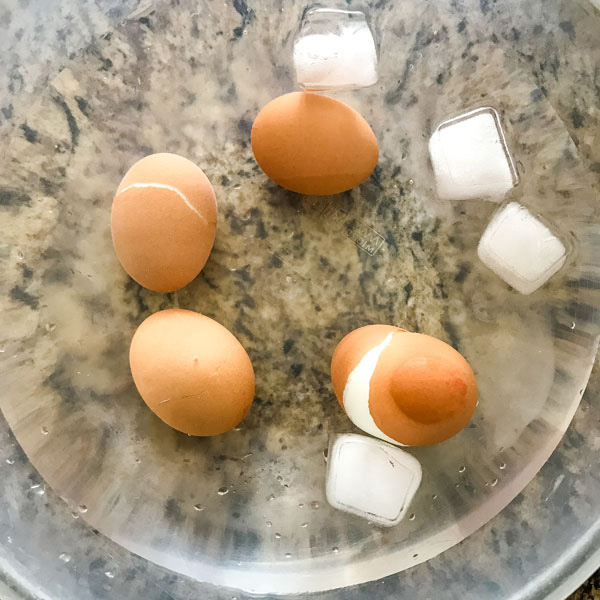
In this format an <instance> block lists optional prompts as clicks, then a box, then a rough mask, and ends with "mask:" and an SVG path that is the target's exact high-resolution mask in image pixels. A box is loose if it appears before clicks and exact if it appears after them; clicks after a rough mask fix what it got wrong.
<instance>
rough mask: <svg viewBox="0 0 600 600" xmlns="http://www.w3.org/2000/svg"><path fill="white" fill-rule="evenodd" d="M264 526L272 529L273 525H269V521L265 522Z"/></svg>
mask: <svg viewBox="0 0 600 600" xmlns="http://www.w3.org/2000/svg"><path fill="white" fill-rule="evenodd" d="M265 525H266V526H267V527H273V523H271V521H267V522H266V523H265Z"/></svg>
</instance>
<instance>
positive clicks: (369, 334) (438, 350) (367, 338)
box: [331, 325, 477, 446]
mask: <svg viewBox="0 0 600 600" xmlns="http://www.w3.org/2000/svg"><path fill="white" fill-rule="evenodd" d="M331 375H332V381H333V387H334V391H335V394H336V396H337V399H338V401H339V403H340V404H341V406H342V408H343V409H344V410H345V411H346V414H347V415H348V417H349V418H350V420H351V421H352V422H353V423H354V424H355V425H356V426H357V427H359V428H360V429H362V430H363V431H365V432H366V433H369V434H371V435H373V436H375V437H377V438H379V439H382V440H385V441H387V442H390V443H393V444H396V445H405V446H427V445H430V444H437V443H439V442H443V441H444V440H447V439H449V438H451V437H452V436H454V435H456V434H457V433H458V432H459V431H461V429H463V428H464V427H465V425H467V423H468V422H469V421H470V419H471V417H472V415H473V412H474V410H475V406H476V405H477V383H476V381H475V375H474V374H473V371H472V369H471V367H470V366H469V363H468V362H467V361H466V360H465V359H464V358H463V356H461V354H460V353H459V352H457V351H456V350H455V349H454V348H452V347H451V346H449V345H448V344H446V343H445V342H443V341H442V340H439V339H437V338H434V337H431V336H428V335H424V334H421V333H410V332H408V331H404V330H403V329H400V328H398V327H392V326H389V325H368V326H366V327H361V328H360V329H356V330H354V331H352V332H351V333H350V334H348V335H347V336H346V337H345V338H344V339H343V340H342V341H341V342H340V343H339V344H338V346H337V348H336V350H335V353H334V355H333V360H332V363H331Z"/></svg>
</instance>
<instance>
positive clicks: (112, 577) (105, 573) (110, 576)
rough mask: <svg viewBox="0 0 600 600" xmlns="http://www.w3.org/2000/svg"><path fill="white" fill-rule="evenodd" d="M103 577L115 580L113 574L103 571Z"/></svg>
mask: <svg viewBox="0 0 600 600" xmlns="http://www.w3.org/2000/svg"><path fill="white" fill-rule="evenodd" d="M104 575H106V577H108V578H109V579H114V578H115V574H114V573H113V572H112V571H104Z"/></svg>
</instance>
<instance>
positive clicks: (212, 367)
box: [129, 308, 254, 436]
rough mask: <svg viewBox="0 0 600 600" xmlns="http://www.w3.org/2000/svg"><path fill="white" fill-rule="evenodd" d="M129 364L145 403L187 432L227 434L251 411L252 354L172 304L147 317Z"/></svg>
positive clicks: (135, 339)
mask: <svg viewBox="0 0 600 600" xmlns="http://www.w3.org/2000/svg"><path fill="white" fill-rule="evenodd" d="M129 362H130V366H131V373H132V375H133V380H134V382H135V385H136V387H137V389H138V391H139V393H140V395H141V396H142V398H143V399H144V402H146V404H147V405H148V406H149V408H150V409H151V410H152V411H153V412H154V413H155V414H156V415H157V416H158V417H159V418H160V419H162V420H163V421H164V422H165V423H167V425H170V426H171V427H173V428H175V429H177V430H179V431H182V432H184V433H189V434H191V435H199V436H207V435H217V434H219V433H223V432H224V431H227V430H229V429H231V428H232V427H235V426H236V425H237V424H238V423H239V422H240V421H241V420H242V419H243V418H244V416H245V415H246V414H247V412H248V411H249V410H250V406H251V404H252V400H253V398H254V371H253V369H252V363H251V362H250V358H249V357H248V354H247V353H246V351H245V350H244V348H243V347H242V345H241V344H240V342H239V341H238V340H237V339H236V338H235V337H234V335H233V334H232V333H231V332H229V331H228V330H227V329H226V328H225V327H223V326H222V325H220V324H219V323H217V322H216V321H213V319H210V318H209V317H206V316H204V315H201V314H199V313H196V312H193V311H189V310H182V309H177V308H172V309H168V310H163V311H160V312H157V313H155V314H153V315H151V316H150V317H148V318H147V319H146V320H145V321H144V322H143V323H142V324H141V325H140V326H139V327H138V329H137V331H136V332H135V335H134V336H133V339H132V341H131V348H130V352H129Z"/></svg>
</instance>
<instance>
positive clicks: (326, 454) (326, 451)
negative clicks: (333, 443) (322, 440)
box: [323, 448, 329, 462]
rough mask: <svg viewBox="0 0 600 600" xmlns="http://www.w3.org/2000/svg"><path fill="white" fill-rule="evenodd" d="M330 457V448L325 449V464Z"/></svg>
mask: <svg viewBox="0 0 600 600" xmlns="http://www.w3.org/2000/svg"><path fill="white" fill-rule="evenodd" d="M328 456H329V448H325V450H323V460H324V461H325V462H327V457H328Z"/></svg>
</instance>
